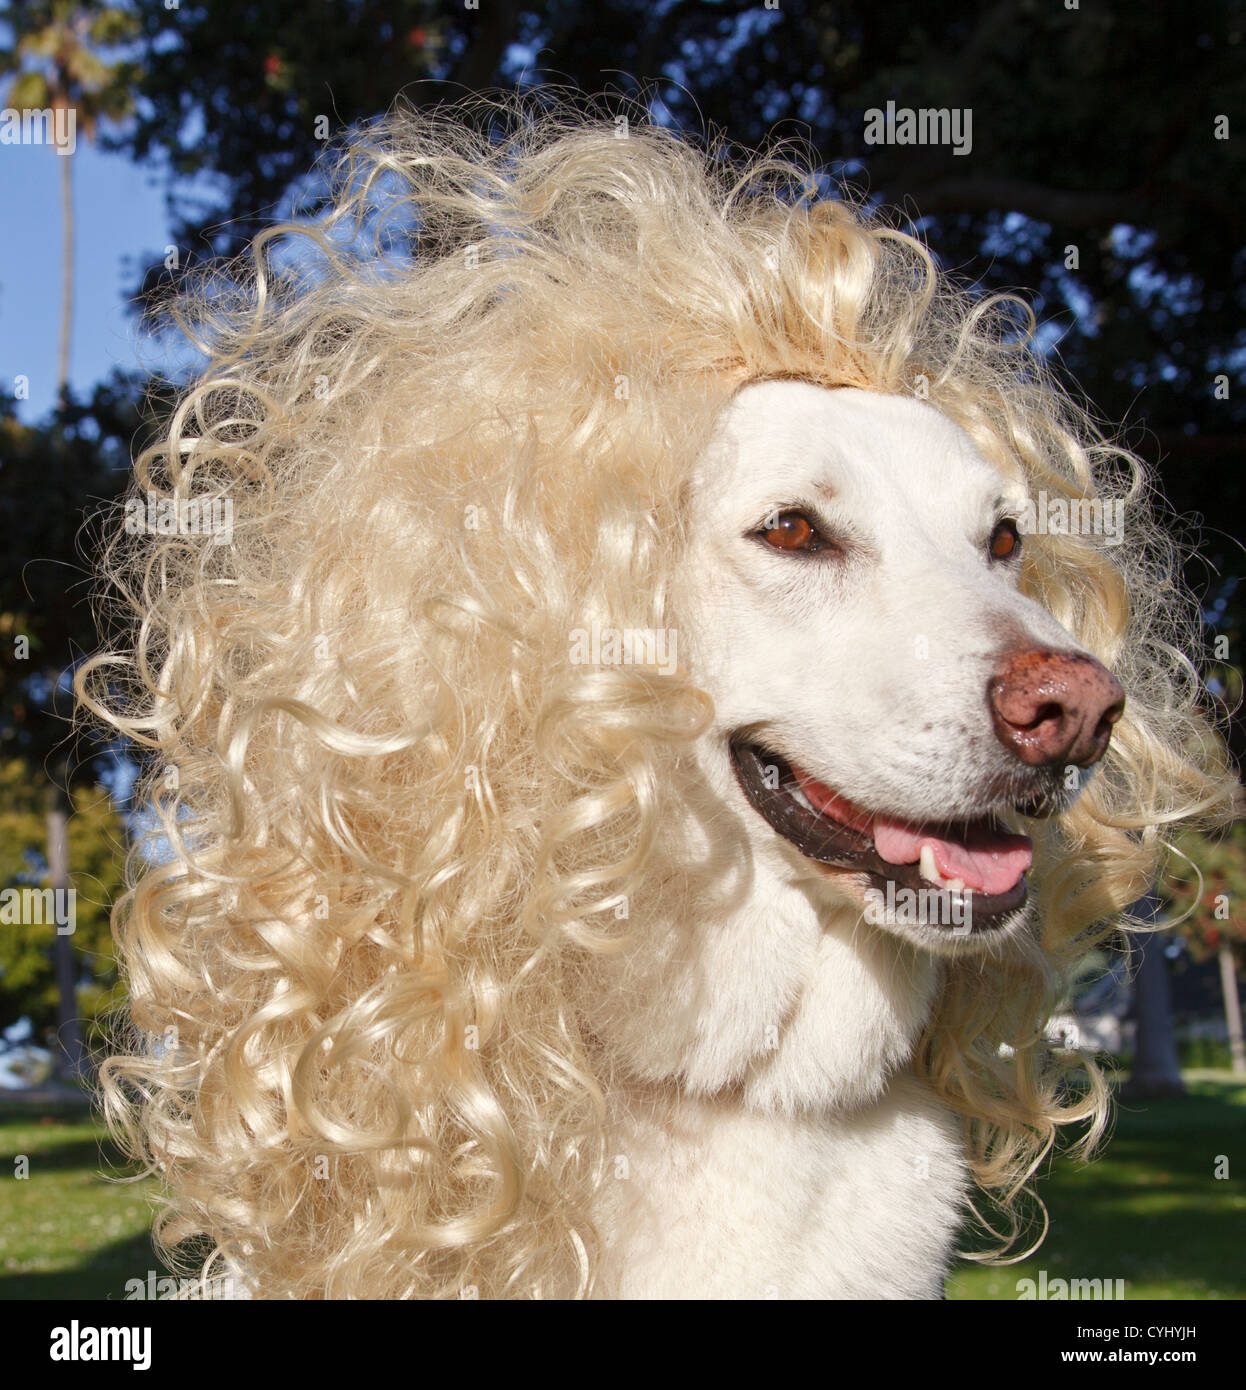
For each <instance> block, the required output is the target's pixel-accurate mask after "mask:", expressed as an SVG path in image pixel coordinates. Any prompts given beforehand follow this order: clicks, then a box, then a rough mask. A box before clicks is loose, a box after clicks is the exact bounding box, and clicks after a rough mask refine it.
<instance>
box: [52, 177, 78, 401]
mask: <svg viewBox="0 0 1246 1390" xmlns="http://www.w3.org/2000/svg"><path fill="white" fill-rule="evenodd" d="M56 157H57V159H59V160H60V163H61V228H62V245H63V254H62V258H61V347H60V361H59V363H58V366H57V372H56V382H57V391H58V396H59V399H60V401H61V403H62V404H63V403H64V402H65V400H66V398H67V397H68V395H69V339H70V330H71V328H72V326H73V317H74V185H73V178H72V171H71V169H70V161H71V160H72V159H73V155H71V154H60V153H58V154H57V156H56Z"/></svg>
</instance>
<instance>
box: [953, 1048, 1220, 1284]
mask: <svg viewBox="0 0 1246 1390" xmlns="http://www.w3.org/2000/svg"><path fill="white" fill-rule="evenodd" d="M1185 1079H1186V1084H1187V1086H1188V1088H1189V1092H1190V1094H1189V1095H1188V1096H1186V1097H1185V1098H1184V1099H1181V1100H1157V1101H1147V1102H1145V1103H1141V1102H1135V1103H1132V1104H1118V1106H1117V1108H1116V1123H1115V1128H1114V1132H1113V1135H1112V1138H1111V1140H1110V1141H1109V1143H1108V1146H1107V1148H1106V1150H1105V1151H1104V1155H1103V1157H1102V1158H1101V1159H1099V1160H1098V1161H1097V1162H1095V1163H1091V1164H1083V1165H1079V1164H1076V1163H1074V1162H1073V1161H1071V1160H1070V1159H1067V1158H1061V1157H1057V1158H1056V1159H1055V1161H1054V1163H1053V1164H1052V1165H1051V1171H1050V1175H1049V1176H1048V1177H1046V1178H1045V1179H1044V1180H1043V1181H1042V1182H1041V1183H1040V1185H1039V1192H1040V1194H1041V1196H1042V1198H1043V1200H1044V1202H1046V1204H1047V1210H1048V1214H1049V1216H1050V1218H1051V1229H1050V1231H1049V1232H1048V1235H1047V1239H1046V1241H1045V1242H1044V1243H1043V1245H1042V1247H1041V1249H1040V1250H1039V1251H1038V1253H1037V1254H1036V1255H1033V1256H1031V1257H1030V1258H1029V1259H1026V1260H1022V1261H1021V1262H1020V1263H1018V1264H1015V1265H1007V1266H1000V1267H996V1268H990V1267H983V1266H981V1265H975V1264H972V1263H965V1264H961V1265H958V1266H957V1267H956V1268H954V1269H953V1270H952V1273H951V1274H950V1275H949V1276H948V1281H947V1296H948V1298H958V1299H959V1298H968V1299H988V1298H991V1299H1014V1298H1016V1297H1017V1280H1019V1279H1027V1278H1028V1279H1033V1280H1034V1281H1035V1283H1036V1284H1037V1283H1038V1277H1039V1271H1040V1270H1044V1269H1045V1270H1046V1271H1047V1281H1048V1285H1049V1286H1050V1283H1051V1281H1052V1280H1053V1279H1057V1278H1061V1279H1066V1280H1067V1279H1102V1280H1104V1281H1105V1283H1106V1281H1107V1280H1108V1279H1112V1280H1116V1279H1123V1280H1124V1281H1125V1297H1126V1298H1182V1299H1213V1298H1216V1299H1241V1298H1246V1260H1243V1258H1242V1236H1243V1231H1244V1230H1246V1220H1244V1219H1243V1218H1244V1217H1246V1182H1244V1181H1243V1179H1244V1178H1246V1080H1243V1079H1242V1078H1239V1077H1233V1076H1231V1075H1229V1073H1227V1072H1222V1071H1221V1072H1216V1071H1188V1072H1186V1073H1185ZM1218 1155H1225V1156H1227V1158H1228V1164H1229V1173H1230V1175H1231V1176H1229V1177H1228V1178H1220V1179H1218V1178H1216V1177H1215V1176H1214V1173H1215V1168H1216V1162H1217V1156H1218ZM1113 1287H1115V1286H1113Z"/></svg>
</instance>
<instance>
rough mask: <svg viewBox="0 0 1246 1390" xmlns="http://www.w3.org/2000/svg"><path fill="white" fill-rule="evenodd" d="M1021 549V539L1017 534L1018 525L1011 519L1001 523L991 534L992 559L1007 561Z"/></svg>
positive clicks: (1007, 518)
mask: <svg viewBox="0 0 1246 1390" xmlns="http://www.w3.org/2000/svg"><path fill="white" fill-rule="evenodd" d="M1020 548H1021V537H1020V535H1019V534H1018V533H1017V523H1016V522H1015V521H1013V520H1012V519H1011V518H1010V517H1006V518H1005V519H1004V520H1003V521H1001V522H999V523H998V524H997V525H996V527H995V530H994V531H992V532H991V559H992V560H1007V559H1008V558H1009V557H1010V556H1012V555H1015V554H1016V553H1017V551H1018V550H1019V549H1020Z"/></svg>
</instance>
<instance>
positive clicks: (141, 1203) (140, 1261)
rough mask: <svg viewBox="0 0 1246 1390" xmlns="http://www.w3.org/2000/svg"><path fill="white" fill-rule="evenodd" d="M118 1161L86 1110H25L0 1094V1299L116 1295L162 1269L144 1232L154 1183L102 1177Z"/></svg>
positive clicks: (55, 1107) (63, 1107) (58, 1107)
mask: <svg viewBox="0 0 1246 1390" xmlns="http://www.w3.org/2000/svg"><path fill="white" fill-rule="evenodd" d="M22 1154H24V1155H25V1156H26V1157H27V1158H28V1159H29V1164H28V1172H29V1176H28V1177H25V1178H18V1177H16V1176H15V1174H16V1171H17V1169H18V1164H17V1159H18V1156H19V1155H22ZM119 1165H120V1155H119V1154H118V1153H117V1151H116V1150H115V1149H114V1148H113V1147H112V1145H111V1144H110V1143H109V1142H108V1140H107V1138H106V1136H105V1134H104V1130H103V1126H102V1125H101V1124H100V1123H99V1122H98V1121H97V1119H96V1118H95V1116H94V1115H92V1114H91V1113H90V1112H89V1111H88V1110H86V1109H85V1108H84V1107H82V1106H73V1105H68V1106H66V1105H50V1106H46V1107H44V1108H42V1109H35V1110H32V1109H29V1108H28V1107H26V1106H24V1105H23V1104H22V1103H20V1102H14V1101H11V1100H10V1101H8V1102H6V1100H5V1098H4V1095H3V1093H2V1092H0V1299H8V1298H93V1299H94V1298H100V1299H103V1298H107V1299H114V1300H121V1299H122V1298H123V1297H124V1295H125V1281H126V1280H127V1279H134V1278H143V1279H145V1278H146V1276H147V1271H148V1270H149V1269H155V1270H156V1271H157V1273H158V1274H162V1273H163V1272H164V1270H163V1268H162V1266H161V1265H160V1264H159V1262H158V1261H157V1259H156V1256H155V1253H154V1251H153V1250H152V1246H151V1238H150V1236H149V1234H148V1232H149V1230H150V1227H151V1220H152V1203H151V1197H152V1194H153V1193H154V1192H155V1190H156V1184H155V1181H154V1179H151V1178H147V1179H144V1180H143V1181H142V1182H140V1183H126V1184H121V1183H116V1182H109V1181H106V1180H105V1177H104V1176H103V1174H104V1173H105V1172H108V1173H112V1174H114V1175H117V1174H119V1173H120V1172H121V1171H122V1170H121V1169H120V1166H119Z"/></svg>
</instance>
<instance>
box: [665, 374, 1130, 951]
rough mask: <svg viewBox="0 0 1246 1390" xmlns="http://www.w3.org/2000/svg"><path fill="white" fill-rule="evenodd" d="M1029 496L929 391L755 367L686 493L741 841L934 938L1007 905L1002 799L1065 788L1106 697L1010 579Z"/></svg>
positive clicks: (1089, 754) (1102, 678)
mask: <svg viewBox="0 0 1246 1390" xmlns="http://www.w3.org/2000/svg"><path fill="white" fill-rule="evenodd" d="M1029 501H1030V499H1029V493H1028V489H1027V488H1026V486H1025V484H1024V482H1023V481H1022V480H1021V479H1020V478H1019V477H1017V476H1015V474H1014V476H1011V477H1009V476H1004V475H1003V474H1002V473H1001V472H1000V471H999V470H998V469H997V468H996V467H994V466H993V465H991V464H989V463H988V462H987V461H986V460H985V459H984V458H983V457H982V455H981V453H979V451H978V450H977V449H976V448H975V446H974V444H973V442H972V441H971V440H970V438H969V437H968V436H967V435H966V434H965V433H964V431H962V430H961V429H959V428H958V427H957V426H956V425H954V424H953V423H952V422H951V421H950V420H949V419H948V418H947V417H946V416H944V415H942V414H940V413H939V412H938V411H936V410H934V409H932V408H931V407H930V406H928V405H925V404H923V403H921V402H919V401H916V400H913V399H909V398H901V397H894V396H883V395H878V394H875V393H872V392H866V391H861V390H854V389H841V390H827V389H825V388H822V387H819V386H817V385H814V384H811V383H807V382H797V381H771V382H761V383H756V384H752V385H749V386H747V387H745V388H744V389H743V390H742V391H741V392H740V393H739V394H738V396H737V397H736V398H735V400H734V401H733V403H732V404H731V406H730V408H729V409H728V411H727V412H726V414H725V416H724V418H723V420H722V424H721V429H720V431H719V433H718V436H717V438H716V439H715V442H714V444H713V446H712V447H711V449H710V450H709V451H708V453H707V456H706V458H705V460H704V463H703V465H702V467H701V469H700V471H699V473H698V477H697V481H696V486H695V493H694V499H693V501H692V504H691V505H692V524H691V543H690V549H689V554H688V558H687V576H688V582H689V589H690V619H689V626H690V628H691V632H690V633H689V640H690V641H691V642H692V643H693V645H694V647H695V649H696V652H697V656H698V660H699V663H700V675H701V679H702V681H703V682H704V684H705V687H706V688H707V689H708V690H709V691H710V692H711V694H712V696H713V699H714V704H715V711H716V714H715V725H714V731H713V734H712V735H711V737H710V740H709V743H710V747H709V748H708V749H707V750H706V761H707V766H708V767H709V768H710V769H711V770H712V772H713V773H714V774H715V781H716V783H717V784H718V785H719V786H720V787H721V788H723V790H724V794H725V795H730V793H729V792H727V790H726V787H725V785H724V784H725V782H726V780H727V779H726V776H725V772H724V764H726V763H727V762H728V761H729V762H730V764H731V768H732V772H733V775H734V779H735V781H736V783H737V787H736V788H735V789H734V790H735V793H736V795H737V796H738V797H742V798H743V799H744V800H746V801H747V803H748V805H749V807H750V808H751V810H752V812H754V813H755V816H756V818H757V819H756V821H755V822H751V823H750V839H751V841H752V842H753V843H754V845H756V846H757V847H758V851H759V852H761V853H767V852H768V850H769V849H771V848H779V849H782V850H783V851H786V858H787V859H788V860H791V861H794V862H793V863H792V864H791V866H790V872H791V873H792V874H793V875H795V874H798V873H800V871H801V869H802V868H804V869H806V870H808V869H812V870H813V871H814V872H813V873H808V872H806V873H805V874H804V875H803V876H804V877H805V878H806V879H807V880H808V881H809V882H810V883H814V882H816V880H817V879H819V878H821V879H824V880H825V881H826V884H827V886H828V887H829V888H832V889H834V890H835V891H837V892H839V893H841V894H848V895H849V896H851V897H853V898H854V899H856V900H857V901H858V902H860V903H861V904H862V906H863V907H867V908H868V909H869V911H868V912H867V921H870V922H871V923H877V924H878V925H881V926H884V927H890V928H892V929H894V930H896V931H898V932H900V933H902V934H903V935H905V936H906V937H907V938H909V939H912V940H914V941H916V942H918V943H920V944H923V945H927V946H931V947H933V948H935V949H943V948H946V947H947V946H948V945H956V946H959V947H960V948H962V949H963V948H964V947H965V946H966V945H967V944H969V943H974V942H983V941H985V940H986V938H987V937H989V936H990V935H991V934H993V933H1001V932H1006V931H1008V930H1010V929H1016V928H1017V927H1018V926H1019V925H1020V923H1021V921H1022V920H1023V916H1024V912H1023V909H1024V906H1025V903H1026V896H1027V895H1026V877H1025V875H1026V871H1027V869H1028V868H1029V867H1030V863H1031V857H1032V855H1031V844H1030V841H1029V839H1028V838H1027V837H1026V836H1025V834H1024V825H1023V824H1022V823H1020V821H1019V818H1020V817H1038V816H1048V815H1052V814H1055V813H1057V812H1058V811H1062V810H1065V809H1067V808H1068V806H1069V805H1070V804H1071V803H1072V801H1073V799H1074V797H1075V796H1076V794H1077V790H1078V788H1079V785H1080V781H1081V777H1082V775H1083V773H1084V770H1085V769H1088V768H1089V767H1091V766H1092V765H1093V764H1094V763H1096V762H1097V761H1098V760H1099V759H1100V758H1101V757H1102V755H1103V753H1104V752H1105V750H1106V748H1107V745H1108V740H1109V738H1110V734H1111V728H1112V725H1113V724H1114V723H1115V722H1116V720H1117V719H1118V718H1119V717H1120V715H1121V712H1122V708H1123V691H1122V689H1121V686H1120V684H1119V682H1118V681H1117V680H1116V679H1115V678H1114V677H1113V676H1112V675H1111V674H1110V673H1109V672H1108V671H1107V670H1106V669H1105V668H1104V667H1103V666H1102V665H1101V664H1100V663H1099V662H1098V661H1096V660H1095V658H1094V657H1093V656H1091V655H1090V654H1089V653H1088V652H1086V651H1085V650H1084V649H1083V648H1082V647H1081V646H1080V645H1079V643H1078V642H1077V641H1076V640H1075V639H1074V638H1073V637H1072V636H1071V635H1070V634H1069V633H1068V632H1067V631H1065V630H1064V629H1063V628H1062V627H1061V626H1060V625H1059V623H1057V622H1056V621H1055V619H1054V618H1053V617H1052V616H1051V614H1050V613H1049V612H1047V611H1046V610H1045V609H1044V608H1042V607H1041V606H1040V605H1039V604H1037V603H1036V602H1034V601H1033V600H1032V599H1030V598H1027V597H1025V596H1024V595H1023V594H1022V593H1021V591H1020V588H1019V584H1020V577H1021V573H1022V563H1023V551H1024V546H1025V536H1024V531H1025V529H1026V521H1025V513H1026V507H1027V504H1028V503H1029ZM767 841H771V842H774V844H773V845H772V846H768V845H767V843H766V842H767Z"/></svg>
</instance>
